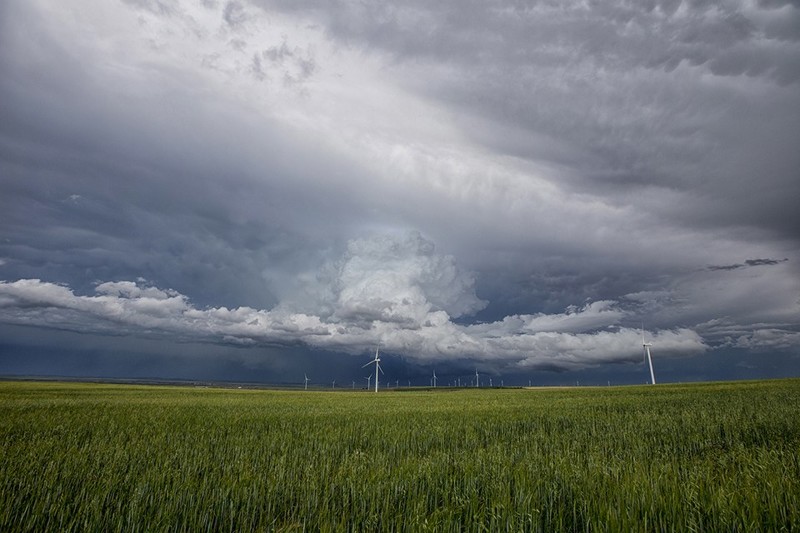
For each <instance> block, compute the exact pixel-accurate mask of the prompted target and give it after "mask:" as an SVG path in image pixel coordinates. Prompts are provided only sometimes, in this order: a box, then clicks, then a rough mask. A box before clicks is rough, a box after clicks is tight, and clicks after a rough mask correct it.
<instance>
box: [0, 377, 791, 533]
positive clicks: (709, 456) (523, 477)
mask: <svg viewBox="0 0 800 533" xmlns="http://www.w3.org/2000/svg"><path fill="white" fill-rule="evenodd" d="M799 455H800V380H780V381H765V382H743V383H731V384H695V385H659V386H656V387H603V388H572V389H537V390H521V389H506V390H500V389H479V390H475V389H471V390H445V389H437V390H436V391H415V392H405V393H401V392H382V393H380V394H377V395H375V394H372V393H367V392H321V391H314V392H311V391H309V392H302V391H257V390H226V389H195V388H189V387H160V386H159V387H145V386H130V385H102V384H67V383H30V382H0V531H37V532H39V531H75V530H80V531H86V530H92V531H100V530H102V531H118V530H125V531H160V530H170V531H175V530H178V531H223V530H224V531H251V530H277V531H302V530H306V531H318V530H321V531H378V530H383V531H560V530H567V531H748V532H749V531H759V530H760V531H782V530H783V531H791V530H795V531H797V530H800V459H799V458H798V456H799Z"/></svg>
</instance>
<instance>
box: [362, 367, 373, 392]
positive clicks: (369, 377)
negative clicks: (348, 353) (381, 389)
mask: <svg viewBox="0 0 800 533" xmlns="http://www.w3.org/2000/svg"><path fill="white" fill-rule="evenodd" d="M361 368H364V367H361ZM364 379H366V380H367V390H369V384H370V383H372V374H370V375H369V376H367V377H365V378H364Z"/></svg>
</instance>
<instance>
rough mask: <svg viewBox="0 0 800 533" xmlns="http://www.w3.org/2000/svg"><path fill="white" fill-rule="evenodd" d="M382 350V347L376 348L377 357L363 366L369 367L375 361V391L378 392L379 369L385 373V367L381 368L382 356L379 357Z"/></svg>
mask: <svg viewBox="0 0 800 533" xmlns="http://www.w3.org/2000/svg"><path fill="white" fill-rule="evenodd" d="M379 351H380V347H378V348H375V359H373V360H372V361H370V362H369V363H367V364H366V365H364V366H362V367H361V368H364V367H367V366H369V365H371V364H372V363H375V392H378V371H380V373H381V374H383V369H382V368H381V358H380V357H378V354H379Z"/></svg>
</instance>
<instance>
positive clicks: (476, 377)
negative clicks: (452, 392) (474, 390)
mask: <svg viewBox="0 0 800 533" xmlns="http://www.w3.org/2000/svg"><path fill="white" fill-rule="evenodd" d="M479 380H480V378H479V377H478V369H477V368H476V369H475V386H476V387H480V381H479Z"/></svg>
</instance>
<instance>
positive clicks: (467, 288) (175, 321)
mask: <svg viewBox="0 0 800 533" xmlns="http://www.w3.org/2000/svg"><path fill="white" fill-rule="evenodd" d="M318 281H319V282H320V283H319V284H318V285H317V286H316V291H317V296H318V299H319V301H318V304H319V305H320V308H321V309H326V310H328V312H326V313H314V312H311V311H308V310H306V311H298V310H297V309H292V305H291V304H289V303H287V304H281V305H278V306H276V307H275V308H273V309H270V310H264V309H254V308H251V307H238V308H234V309H228V308H227V307H207V308H202V309H201V308H198V307H196V306H194V305H193V304H192V303H191V301H190V299H189V298H188V297H187V296H185V295H183V294H180V293H178V292H177V291H174V290H169V289H167V290H165V289H160V288H157V287H153V286H150V285H148V284H147V283H146V282H144V281H143V280H137V281H135V282H134V281H115V282H104V283H100V284H98V285H97V286H96V287H95V290H94V294H92V295H79V294H76V293H75V292H74V291H73V290H72V289H70V288H69V287H67V286H63V285H58V284H55V283H50V282H47V281H42V280H38V279H21V280H17V281H13V282H7V281H3V282H0V320H1V321H3V322H6V323H14V324H28V325H35V326H42V327H56V328H64V329H70V330H75V331H81V332H87V333H94V334H107V335H133V336H153V335H155V336H159V335H168V336H171V337H177V338H179V339H184V340H200V341H206V342H216V343H221V344H231V343H234V344H241V345H255V344H286V345H288V344H296V343H302V344H304V345H307V346H310V347H314V348H319V349H329V350H336V351H341V352H347V353H353V354H358V353H363V352H364V351H365V350H368V349H369V348H370V347H372V346H374V345H376V344H380V345H381V346H383V347H384V349H385V350H387V351H390V352H394V353H398V354H402V355H404V356H406V357H408V358H410V359H416V360H420V361H431V360H448V359H449V360H453V359H476V360H491V361H497V362H502V363H504V364H519V365H522V366H528V367H543V368H554V369H570V368H580V367H584V366H589V365H592V364H598V363H604V362H623V361H631V360H634V359H635V358H637V357H638V356H639V352H640V350H641V348H640V342H639V340H638V339H639V335H640V333H639V332H638V331H636V330H632V329H628V328H618V327H615V326H616V324H617V323H618V322H619V321H620V320H621V319H622V318H623V317H624V315H625V313H624V311H622V310H621V309H620V308H619V307H618V306H617V305H616V303H615V302H611V301H600V302H592V303H589V304H586V305H585V306H583V307H581V308H577V307H572V308H570V309H567V310H566V311H565V312H564V313H558V314H553V315H545V314H541V313H540V314H534V315H514V316H509V317H506V318H504V319H503V320H500V321H497V322H492V323H484V324H472V325H462V324H457V323H455V322H454V321H453V318H454V317H459V316H468V315H471V314H473V313H475V312H476V311H478V310H480V309H481V308H482V307H483V306H484V305H485V302H483V301H482V300H480V299H479V298H478V297H477V296H476V295H475V287H474V279H473V278H472V277H471V276H470V275H469V274H468V273H465V272H462V271H461V270H460V269H459V268H458V267H457V265H456V263H455V259H454V258H453V257H451V256H447V255H442V254H439V253H437V252H436V250H435V247H434V245H433V243H431V242H430V241H428V240H426V239H425V238H424V237H422V236H421V235H419V234H418V233H411V234H408V235H405V236H378V237H373V238H367V239H357V240H353V241H351V242H350V243H349V246H348V248H347V251H346V252H345V254H344V255H343V257H342V258H341V259H340V260H338V261H335V262H333V263H330V264H328V265H326V266H325V267H324V268H323V271H322V272H321V274H320V277H319V280H318ZM306 304H308V302H306ZM653 337H654V338H653V339H651V340H653V341H654V342H656V343H658V344H659V346H660V347H662V349H663V350H665V351H669V352H670V353H673V354H676V353H678V354H695V353H700V352H702V351H703V350H705V349H706V345H705V344H704V342H703V340H702V339H701V338H700V336H699V335H697V333H695V332H693V331H692V330H689V329H677V330H672V331H662V332H658V333H656V334H655V335H654V336H653Z"/></svg>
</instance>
